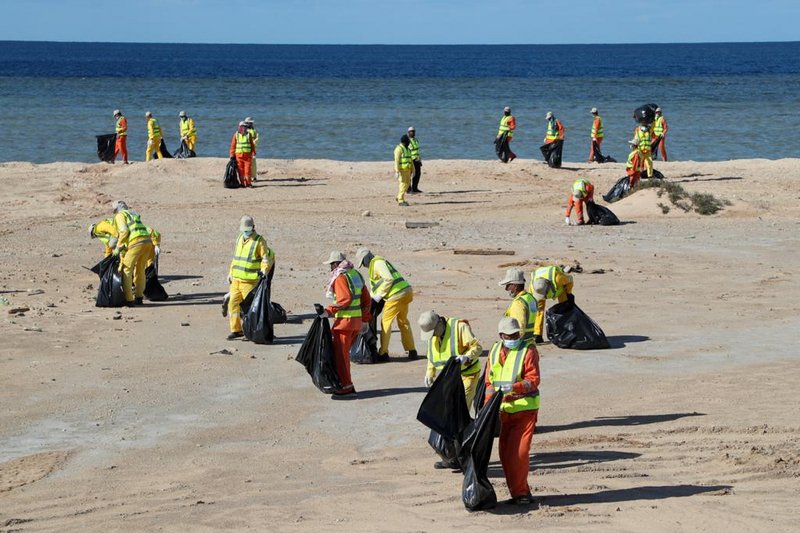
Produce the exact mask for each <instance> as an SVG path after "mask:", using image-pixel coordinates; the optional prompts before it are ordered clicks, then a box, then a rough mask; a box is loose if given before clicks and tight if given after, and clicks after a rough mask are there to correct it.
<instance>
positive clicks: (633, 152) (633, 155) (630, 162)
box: [625, 148, 639, 171]
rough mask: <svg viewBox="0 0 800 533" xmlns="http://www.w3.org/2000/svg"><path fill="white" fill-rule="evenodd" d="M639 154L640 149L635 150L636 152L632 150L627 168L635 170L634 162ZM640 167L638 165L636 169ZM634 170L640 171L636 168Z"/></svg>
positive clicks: (626, 164)
mask: <svg viewBox="0 0 800 533" xmlns="http://www.w3.org/2000/svg"><path fill="white" fill-rule="evenodd" d="M638 153H639V149H638V148H637V149H635V150H631V153H629V154H628V161H627V162H626V163H625V168H630V169H633V167H634V164H633V160H634V158H635V157H636V156H637V155H638ZM638 166H639V165H636V167H638ZM634 170H637V171H638V170H639V168H635V169H634Z"/></svg>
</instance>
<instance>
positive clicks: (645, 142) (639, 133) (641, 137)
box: [636, 127, 650, 154]
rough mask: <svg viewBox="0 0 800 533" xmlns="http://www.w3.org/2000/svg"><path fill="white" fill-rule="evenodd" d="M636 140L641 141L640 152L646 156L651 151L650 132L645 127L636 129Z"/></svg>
mask: <svg viewBox="0 0 800 533" xmlns="http://www.w3.org/2000/svg"><path fill="white" fill-rule="evenodd" d="M636 139H637V140H638V141H639V151H640V152H642V153H643V154H646V153H647V152H649V151H650V130H648V129H647V128H645V127H640V128H636Z"/></svg>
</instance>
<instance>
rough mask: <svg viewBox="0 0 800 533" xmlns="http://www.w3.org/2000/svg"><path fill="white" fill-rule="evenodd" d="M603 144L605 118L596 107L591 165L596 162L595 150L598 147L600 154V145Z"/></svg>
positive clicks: (590, 149) (594, 110) (590, 154)
mask: <svg viewBox="0 0 800 533" xmlns="http://www.w3.org/2000/svg"><path fill="white" fill-rule="evenodd" d="M602 143H603V118H602V117H601V116H600V114H599V113H598V111H597V108H596V107H593V108H592V144H591V146H590V147H589V163H591V162H592V161H594V160H595V153H594V148H595V144H596V145H597V151H598V152H600V145H601V144H602Z"/></svg>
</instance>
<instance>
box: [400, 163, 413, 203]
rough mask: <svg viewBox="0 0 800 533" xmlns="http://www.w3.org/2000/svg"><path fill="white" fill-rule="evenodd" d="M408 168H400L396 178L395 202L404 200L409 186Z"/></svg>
mask: <svg viewBox="0 0 800 533" xmlns="http://www.w3.org/2000/svg"><path fill="white" fill-rule="evenodd" d="M412 170H413V169H410V168H401V169H400V178H399V179H398V180H397V203H398V204H399V203H400V202H405V201H406V191H408V188H409V187H410V186H411V171H412Z"/></svg>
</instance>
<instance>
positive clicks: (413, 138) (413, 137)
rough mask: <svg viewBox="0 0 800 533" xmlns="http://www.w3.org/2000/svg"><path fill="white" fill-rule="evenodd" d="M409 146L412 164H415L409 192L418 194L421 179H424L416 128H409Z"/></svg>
mask: <svg viewBox="0 0 800 533" xmlns="http://www.w3.org/2000/svg"><path fill="white" fill-rule="evenodd" d="M408 143H409V144H408V146H409V148H411V162H412V163H413V164H414V172H413V174H412V176H411V189H410V190H409V191H408V192H411V193H418V192H422V191H421V190H419V179H420V178H421V177H422V160H421V159H420V158H419V139H417V130H415V129H414V126H411V127H410V128H408Z"/></svg>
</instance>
